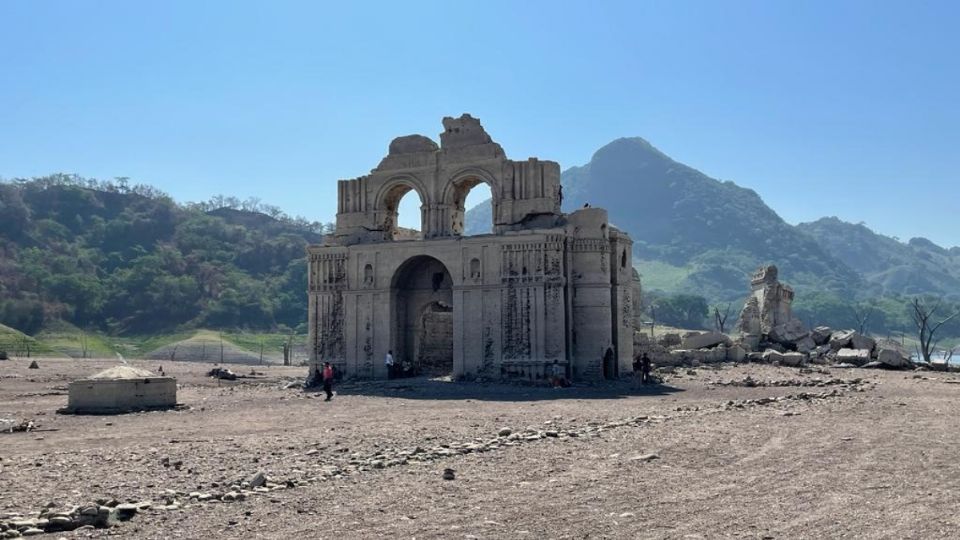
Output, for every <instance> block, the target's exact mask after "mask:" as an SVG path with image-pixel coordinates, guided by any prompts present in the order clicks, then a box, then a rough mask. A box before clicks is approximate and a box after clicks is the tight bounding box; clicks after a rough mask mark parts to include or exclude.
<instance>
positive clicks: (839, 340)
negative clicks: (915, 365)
mask: <svg viewBox="0 0 960 540" xmlns="http://www.w3.org/2000/svg"><path fill="white" fill-rule="evenodd" d="M750 288H751V291H750V296H749V297H747V301H746V302H745V304H744V306H743V310H742V311H741V312H740V318H739V319H738V320H737V326H736V330H737V331H738V333H739V334H740V337H739V338H738V340H737V344H738V345H739V346H740V347H742V348H743V349H744V350H745V351H746V353H747V355H746V356H747V359H748V360H751V361H763V362H769V363H774V362H776V363H779V364H786V365H801V364H805V363H808V362H814V363H833V364H836V365H851V366H858V367H882V368H888V369H898V368H904V367H908V366H910V365H911V361H910V355H909V353H908V352H907V351H906V350H905V349H904V348H903V347H902V346H900V345H899V344H897V343H896V342H891V341H888V340H884V341H881V342H879V343H878V342H877V341H876V340H874V339H873V338H870V337H868V336H864V335H861V334H859V333H857V332H855V331H853V330H836V331H835V330H833V329H832V328H829V327H826V326H818V327H816V328H814V329H813V330H807V329H806V327H805V326H804V324H803V323H802V322H801V321H800V320H799V319H797V318H795V317H794V316H793V312H792V309H791V305H792V303H793V298H794V292H793V289H792V288H791V287H790V286H789V285H786V284H784V283H780V281H779V279H778V271H777V267H776V266H773V265H769V266H763V267H761V268H760V269H759V270H757V272H756V273H754V275H753V278H752V279H751V280H750Z"/></svg>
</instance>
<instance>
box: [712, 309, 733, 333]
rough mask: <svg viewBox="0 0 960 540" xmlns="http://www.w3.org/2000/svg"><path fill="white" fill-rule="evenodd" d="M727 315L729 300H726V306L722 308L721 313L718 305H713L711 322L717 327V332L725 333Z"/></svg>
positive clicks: (728, 315)
mask: <svg viewBox="0 0 960 540" xmlns="http://www.w3.org/2000/svg"><path fill="white" fill-rule="evenodd" d="M728 317H730V303H729V302H727V305H726V307H724V308H723V313H720V306H713V324H714V326H715V327H716V328H717V332H720V333H721V334H725V333H726V326H727V318H728Z"/></svg>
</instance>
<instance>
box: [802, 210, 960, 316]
mask: <svg viewBox="0 0 960 540" xmlns="http://www.w3.org/2000/svg"><path fill="white" fill-rule="evenodd" d="M797 227H798V228H799V229H800V230H801V231H803V232H805V233H807V234H809V235H810V236H812V237H813V238H815V239H816V240H817V242H818V243H819V244H820V245H821V246H823V247H824V248H825V249H827V250H828V251H829V252H830V253H832V254H833V255H834V256H835V257H837V258H838V259H840V260H841V261H843V263H844V264H846V265H847V266H849V267H850V268H853V269H854V270H856V271H857V272H859V273H860V274H862V275H863V276H864V278H865V279H866V280H867V282H869V283H870V284H871V285H873V286H874V288H875V289H876V291H877V292H878V293H879V294H883V295H891V294H898V295H913V294H933V295H937V296H944V297H946V298H948V299H952V300H955V301H960V249H958V248H952V249H949V250H948V249H945V248H942V247H940V246H938V245H936V244H934V243H933V242H931V241H930V240H927V239H926V238H913V239H911V240H910V241H909V242H907V243H904V242H900V241H899V240H897V239H895V238H890V237H888V236H884V235H881V234H877V233H875V232H873V231H872V230H870V229H869V228H868V227H867V226H866V225H863V224H853V223H847V222H845V221H841V220H840V219H839V218H836V217H829V218H822V219H819V220H817V221H814V222H812V223H801V224H800V225H798V226H797Z"/></svg>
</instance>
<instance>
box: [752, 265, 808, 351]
mask: <svg viewBox="0 0 960 540" xmlns="http://www.w3.org/2000/svg"><path fill="white" fill-rule="evenodd" d="M793 297H794V292H793V288H792V287H790V286H789V285H787V284H784V283H780V280H779V271H778V270H777V267H776V266H774V265H768V266H761V267H760V268H759V269H758V270H757V271H756V272H755V273H754V274H753V278H752V279H751V280H750V296H748V297H747V301H746V303H745V304H744V306H743V310H742V311H741V312H740V317H739V319H738V320H737V331H738V332H739V333H740V335H741V338H742V342H743V343H744V344H745V345H747V349H748V350H753V349H756V347H757V346H758V345H759V343H760V342H761V341H762V340H771V341H775V342H784V343H785V342H792V341H795V340H796V339H799V337H802V336H803V335H805V333H806V329H805V328H804V326H803V323H802V322H801V321H800V320H799V319H796V318H794V316H793V310H792V307H791V306H792V304H793Z"/></svg>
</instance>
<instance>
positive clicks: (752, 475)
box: [0, 359, 960, 539]
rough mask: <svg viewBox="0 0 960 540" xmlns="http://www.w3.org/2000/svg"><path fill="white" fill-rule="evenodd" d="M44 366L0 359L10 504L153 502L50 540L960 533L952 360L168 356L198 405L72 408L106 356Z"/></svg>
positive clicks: (1, 518)
mask: <svg viewBox="0 0 960 540" xmlns="http://www.w3.org/2000/svg"><path fill="white" fill-rule="evenodd" d="M39 363H40V369H38V370H30V369H27V367H26V364H27V362H25V361H22V360H12V361H8V362H0V419H7V420H16V421H24V420H32V421H33V422H34V423H35V425H36V427H37V430H35V431H31V432H18V433H9V434H0V522H6V523H8V524H9V522H10V521H11V520H15V519H16V516H20V517H22V518H23V519H26V520H29V519H35V520H36V519H37V518H39V517H40V516H38V515H37V512H39V511H40V510H42V509H45V508H49V509H48V510H46V512H45V514H44V516H46V517H45V518H43V519H48V518H49V517H50V516H52V515H54V514H55V513H56V512H69V511H70V509H72V508H73V507H78V508H80V509H82V508H84V507H89V506H90V505H94V510H96V508H95V505H96V503H97V501H99V502H100V504H109V505H115V504H116V503H118V502H120V503H125V502H136V503H146V502H149V504H141V505H140V507H139V510H138V511H137V512H136V515H134V516H133V517H132V519H129V520H128V521H123V522H121V523H119V524H118V525H117V526H115V527H112V528H107V529H90V528H85V529H79V530H73V531H68V532H56V533H45V535H44V536H40V538H52V539H53V538H100V537H106V536H118V537H129V538H250V537H259V538H337V539H344V538H724V537H736V538H825V537H826V538H843V537H848V538H957V537H960V466H958V460H960V417H958V415H957V404H958V398H960V384H958V383H960V376H958V375H956V374H941V373H929V372H921V373H914V372H884V371H867V370H849V369H829V368H828V369H822V370H821V369H817V370H799V369H795V368H778V367H772V366H760V365H739V366H722V367H719V368H716V369H706V368H699V369H697V370H696V371H688V370H681V371H679V372H678V373H677V374H673V375H665V380H664V384H663V385H659V386H651V387H647V388H644V389H642V390H634V389H632V388H631V385H630V384H629V383H627V382H623V383H611V384H608V385H601V386H592V387H575V388H568V389H560V390H554V389H548V388H528V387H516V386H509V385H493V384H486V385H485V384H477V383H471V384H466V383H464V384H460V383H449V382H440V381H427V380H404V381H392V382H390V383H367V384H354V385H342V386H340V387H339V389H338V390H339V392H338V395H337V396H336V397H335V398H334V399H333V401H331V402H324V401H323V400H322V399H321V396H319V395H316V394H313V393H305V392H303V391H302V390H300V389H296V388H286V386H287V383H289V382H291V381H298V380H300V378H301V377H302V376H303V375H304V374H305V368H284V367H268V368H259V367H258V368H255V369H257V370H259V371H262V372H263V373H264V375H263V376H259V377H257V378H252V379H242V380H238V381H235V382H218V381H216V380H212V379H208V378H206V377H204V372H205V371H206V370H207V369H209V366H207V365H200V364H189V363H177V364H171V363H169V362H167V363H164V364H163V367H164V369H165V370H166V372H167V373H168V374H172V375H174V376H176V377H177V378H178V380H179V382H180V391H179V400H180V401H181V402H182V403H184V404H185V405H187V406H188V407H189V408H187V409H185V410H180V411H166V412H149V413H137V414H128V415H120V416H67V415H58V414H56V413H55V411H56V410H57V409H58V408H60V407H62V406H64V405H65V404H66V399H67V396H66V385H67V383H68V382H69V381H70V380H73V379H75V378H78V377H81V376H84V375H89V374H92V373H95V372H96V371H99V370H100V369H103V368H105V367H109V366H110V365H112V363H111V362H100V361H91V360H86V361H72V360H44V359H41V360H40V361H39ZM134 364H135V365H138V366H142V367H145V368H147V369H153V370H155V369H156V367H157V365H158V363H157V362H134ZM250 369H251V368H250V367H249V366H247V367H242V366H238V367H236V371H238V372H240V373H249V371H250ZM7 424H8V425H9V422H7ZM508 432H509V434H508ZM447 469H450V470H452V476H453V479H451V480H447V479H444V473H445V470H447ZM257 473H263V475H262V476H260V478H257ZM450 476H451V475H450V474H449V473H448V474H447V477H448V478H449V477H450ZM264 477H265V480H266V483H265V484H264V485H261V486H259V487H257V486H258V485H259V484H260V483H261V482H260V481H259V480H262V479H264ZM251 482H252V484H251ZM223 499H227V501H226V502H225V501H224V500H223ZM234 499H236V500H234ZM110 500H113V501H112V502H110V503H107V501H110ZM34 532H35V531H34ZM14 534H16V533H9V532H7V533H0V536H3V535H9V536H13V535H14Z"/></svg>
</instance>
